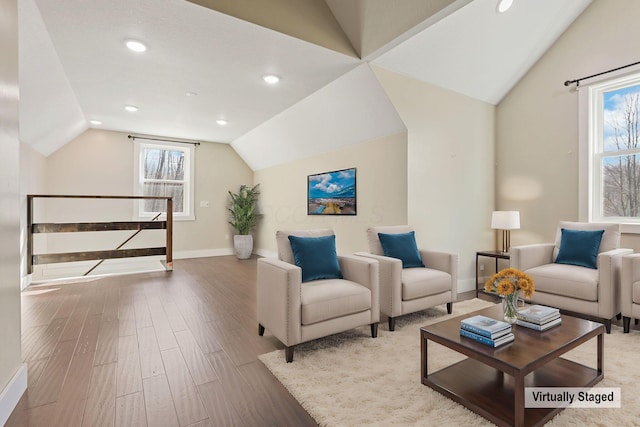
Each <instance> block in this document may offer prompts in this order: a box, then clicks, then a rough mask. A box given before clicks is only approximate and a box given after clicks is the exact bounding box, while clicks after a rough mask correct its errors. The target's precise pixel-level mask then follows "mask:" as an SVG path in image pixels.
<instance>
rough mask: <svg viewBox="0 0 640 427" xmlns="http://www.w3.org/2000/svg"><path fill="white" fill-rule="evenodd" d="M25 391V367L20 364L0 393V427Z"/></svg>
mask: <svg viewBox="0 0 640 427" xmlns="http://www.w3.org/2000/svg"><path fill="white" fill-rule="evenodd" d="M25 390H27V365H26V364H22V365H20V367H19V368H18V371H17V372H16V374H15V375H14V376H13V378H11V380H10V381H9V383H8V384H7V386H6V387H5V388H4V390H2V392H0V425H5V423H6V422H7V420H8V419H9V417H10V416H11V413H12V412H13V410H14V409H15V408H16V406H17V405H18V402H19V401H20V398H21V397H22V395H23V394H24V392H25Z"/></svg>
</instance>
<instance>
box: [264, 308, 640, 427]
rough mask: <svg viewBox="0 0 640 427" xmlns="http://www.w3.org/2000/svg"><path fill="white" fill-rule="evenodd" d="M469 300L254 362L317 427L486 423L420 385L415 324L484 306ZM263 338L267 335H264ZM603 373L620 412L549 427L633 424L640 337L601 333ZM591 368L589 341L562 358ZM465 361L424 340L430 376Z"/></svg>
mask: <svg viewBox="0 0 640 427" xmlns="http://www.w3.org/2000/svg"><path fill="white" fill-rule="evenodd" d="M490 305H491V303H488V302H486V301H482V300H478V299H474V300H469V301H462V302H459V303H455V304H454V305H453V307H454V312H453V314H452V315H447V312H446V309H445V307H444V306H442V307H438V308H433V309H429V310H426V311H423V312H421V313H414V314H412V315H408V316H404V317H401V318H399V319H398V321H397V322H396V330H395V332H389V331H388V330H387V328H386V324H383V323H381V324H380V331H379V334H378V338H375V339H372V338H371V336H370V335H369V332H370V331H369V327H368V326H367V327H362V328H358V329H356V330H353V331H349V332H346V333H342V334H337V335H334V336H331V337H327V338H324V339H320V340H316V341H312V342H309V343H305V344H301V345H299V346H297V347H296V349H295V353H294V360H293V363H285V361H284V350H276V351H273V352H271V353H267V354H263V355H261V356H260V360H261V361H262V362H263V363H264V364H265V365H266V366H267V367H268V368H269V369H270V370H271V372H273V374H274V375H275V376H276V377H277V378H278V380H280V382H281V383H282V384H284V386H285V387H286V388H287V389H288V390H289V392H290V393H291V394H292V395H293V396H294V397H295V398H296V399H297V400H298V401H299V402H300V404H301V405H302V406H303V407H304V408H305V409H306V410H307V412H309V414H310V415H311V416H312V417H313V418H314V419H315V420H316V421H317V422H318V424H320V425H321V426H345V427H346V426H349V427H351V426H432V425H433V426H457V427H463V426H465V427H467V426H491V425H493V424H492V423H490V422H489V421H487V420H486V419H485V418H482V417H481V416H479V415H476V414H475V413H473V412H471V411H469V410H467V409H466V408H464V407H463V406H461V405H459V404H457V403H455V402H454V401H452V400H450V399H448V398H446V397H444V396H442V395H441V394H439V393H437V392H435V391H433V390H432V389H430V388H429V387H427V386H424V385H422V384H421V382H420V332H419V331H420V327H421V326H424V325H427V324H430V323H435V322H439V321H441V320H444V319H447V318H449V317H452V316H458V315H460V314H464V313H468V312H470V311H474V310H479V309H482V308H485V307H488V306H490ZM267 333H268V331H267ZM604 345H605V356H604V375H605V378H604V380H602V381H601V382H600V383H598V384H597V387H621V388H622V408H620V409H591V408H589V409H583V408H568V409H565V410H564V411H562V412H561V413H560V414H558V415H556V416H555V417H554V418H553V419H552V420H551V421H550V422H548V423H547V426H549V427H558V426H576V427H578V426H640V367H639V363H638V362H639V361H640V332H638V331H633V330H632V331H631V333H630V334H623V333H622V328H619V327H615V326H614V327H613V328H612V332H611V334H609V335H606V336H605V344H604ZM565 357H566V358H569V359H572V360H575V361H577V362H580V363H583V364H585V365H588V366H592V367H595V366H596V340H595V339H594V340H591V341H589V342H588V343H586V344H583V345H582V346H580V347H578V348H576V349H574V350H572V351H571V352H570V353H567V355H565ZM462 358H464V356H461V355H459V354H458V353H456V352H454V351H452V350H449V349H447V348H444V347H442V346H440V345H437V344H435V343H429V371H430V372H432V371H435V370H437V369H440V368H442V367H445V366H447V365H450V364H452V363H454V362H456V361H458V360H461V359H462Z"/></svg>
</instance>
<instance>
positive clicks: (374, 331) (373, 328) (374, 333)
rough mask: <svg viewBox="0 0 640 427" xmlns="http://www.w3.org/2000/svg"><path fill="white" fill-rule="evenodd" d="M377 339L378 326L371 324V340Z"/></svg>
mask: <svg viewBox="0 0 640 427" xmlns="http://www.w3.org/2000/svg"><path fill="white" fill-rule="evenodd" d="M377 337H378V324H377V323H372V324H371V338H377Z"/></svg>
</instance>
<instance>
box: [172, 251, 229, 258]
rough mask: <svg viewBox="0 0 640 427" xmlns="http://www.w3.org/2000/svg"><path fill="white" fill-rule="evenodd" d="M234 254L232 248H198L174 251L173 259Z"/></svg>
mask: <svg viewBox="0 0 640 427" xmlns="http://www.w3.org/2000/svg"><path fill="white" fill-rule="evenodd" d="M226 255H234V252H233V249H232V248H223V249H200V250H194V251H176V252H174V253H173V259H189V258H207V257H213V256H226Z"/></svg>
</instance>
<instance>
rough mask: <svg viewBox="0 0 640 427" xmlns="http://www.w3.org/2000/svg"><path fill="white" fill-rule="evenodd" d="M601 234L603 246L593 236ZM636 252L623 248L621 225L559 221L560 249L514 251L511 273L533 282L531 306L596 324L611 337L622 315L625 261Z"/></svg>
mask: <svg viewBox="0 0 640 427" xmlns="http://www.w3.org/2000/svg"><path fill="white" fill-rule="evenodd" d="M600 230H604V232H602V233H600V240H599V242H598V241H597V239H593V238H592V236H595V235H597V234H598V231H600ZM576 232H577V233H576ZM580 232H586V233H582V234H583V237H580ZM576 236H577V237H576ZM589 236H591V237H589ZM582 238H587V240H584V241H581V240H580V239H582ZM632 252H633V251H632V250H631V249H623V248H620V227H619V225H618V224H610V223H585V222H569V221H560V223H559V224H558V228H557V231H556V239H555V243H542V244H533V245H524V246H514V247H511V267H514V268H517V269H519V270H522V271H524V272H525V273H527V274H529V275H530V276H531V277H532V278H533V280H534V282H535V285H536V290H535V293H534V294H533V297H532V298H531V300H530V302H532V303H536V304H542V305H548V306H552V307H557V308H559V309H561V310H564V311H568V312H571V313H575V314H578V315H584V316H586V317H593V318H596V319H597V320H599V321H600V322H601V323H604V324H605V327H606V330H607V333H610V332H611V320H612V319H613V317H615V316H617V315H619V314H620V267H621V264H622V256H623V255H626V254H630V253H632Z"/></svg>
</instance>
